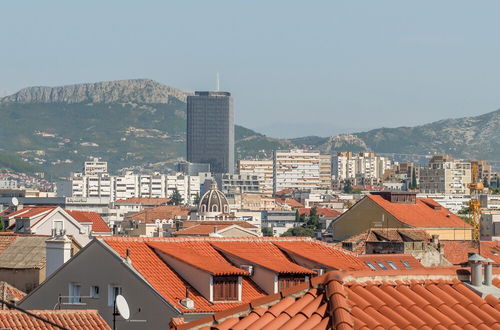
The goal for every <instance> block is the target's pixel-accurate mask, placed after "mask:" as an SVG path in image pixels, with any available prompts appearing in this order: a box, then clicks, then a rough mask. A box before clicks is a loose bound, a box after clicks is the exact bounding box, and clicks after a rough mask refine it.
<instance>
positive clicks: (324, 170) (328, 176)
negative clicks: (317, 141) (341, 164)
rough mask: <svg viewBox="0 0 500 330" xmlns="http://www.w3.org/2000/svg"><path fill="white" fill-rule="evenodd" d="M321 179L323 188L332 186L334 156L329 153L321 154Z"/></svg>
mask: <svg viewBox="0 0 500 330" xmlns="http://www.w3.org/2000/svg"><path fill="white" fill-rule="evenodd" d="M319 181H320V184H319V185H320V187H321V188H325V189H329V188H331V186H332V156H331V155H329V154H327V155H319Z"/></svg>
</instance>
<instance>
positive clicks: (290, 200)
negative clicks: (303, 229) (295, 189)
mask: <svg viewBox="0 0 500 330" xmlns="http://www.w3.org/2000/svg"><path fill="white" fill-rule="evenodd" d="M276 203H278V204H285V205H288V206H290V207H291V208H301V207H304V204H302V203H299V202H298V201H296V200H295V199H293V198H276Z"/></svg>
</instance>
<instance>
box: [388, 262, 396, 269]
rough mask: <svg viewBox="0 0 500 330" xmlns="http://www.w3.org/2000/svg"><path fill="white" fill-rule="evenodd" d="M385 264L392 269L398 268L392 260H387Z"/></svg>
mask: <svg viewBox="0 0 500 330" xmlns="http://www.w3.org/2000/svg"><path fill="white" fill-rule="evenodd" d="M387 264H388V265H389V266H390V267H391V268H392V269H398V267H396V265H395V264H394V263H393V262H392V261H387Z"/></svg>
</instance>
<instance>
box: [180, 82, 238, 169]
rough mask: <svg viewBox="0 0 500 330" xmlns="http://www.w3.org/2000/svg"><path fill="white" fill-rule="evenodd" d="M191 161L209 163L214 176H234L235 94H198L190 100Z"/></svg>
mask: <svg viewBox="0 0 500 330" xmlns="http://www.w3.org/2000/svg"><path fill="white" fill-rule="evenodd" d="M187 160H188V161H189V162H192V163H209V164H210V169H211V171H212V172H213V173H233V172H234V107H233V98H232V97H231V93H228V92H218V91H217V92H195V94H194V95H190V96H188V98H187Z"/></svg>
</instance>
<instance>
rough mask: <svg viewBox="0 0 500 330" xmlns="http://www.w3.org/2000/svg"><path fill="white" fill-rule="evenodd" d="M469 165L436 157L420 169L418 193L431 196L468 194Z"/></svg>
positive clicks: (446, 157) (442, 156)
mask: <svg viewBox="0 0 500 330" xmlns="http://www.w3.org/2000/svg"><path fill="white" fill-rule="evenodd" d="M469 183H471V163H470V162H464V161H461V160H455V159H453V158H452V157H451V156H449V155H436V156H433V157H432V158H431V160H430V161H429V165H428V166H427V167H422V168H421V169H420V177H419V184H420V191H421V192H423V193H431V194H458V195H468V194H470V190H469V187H468V185H469Z"/></svg>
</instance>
